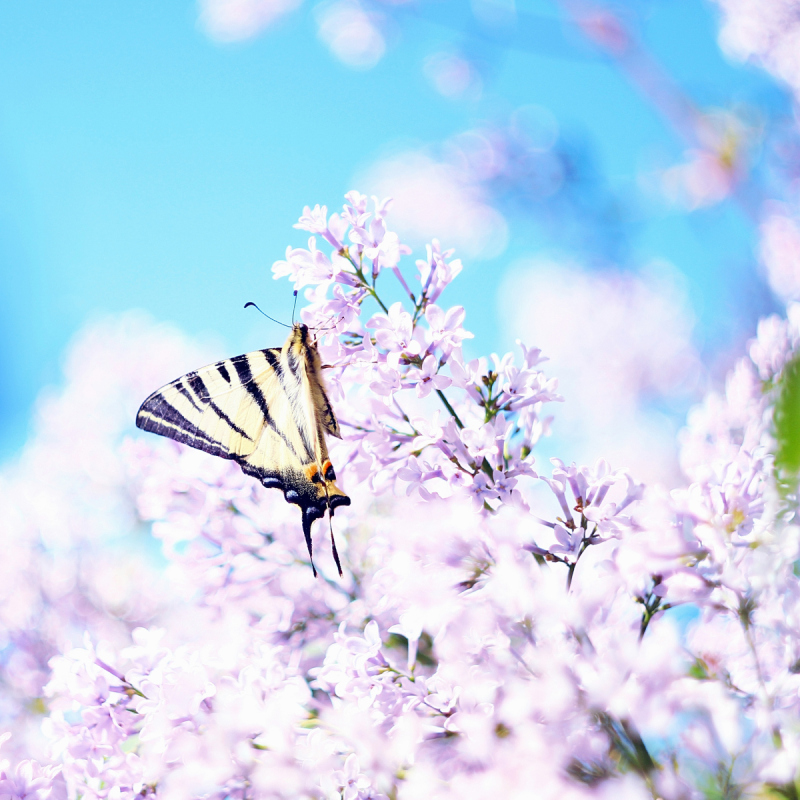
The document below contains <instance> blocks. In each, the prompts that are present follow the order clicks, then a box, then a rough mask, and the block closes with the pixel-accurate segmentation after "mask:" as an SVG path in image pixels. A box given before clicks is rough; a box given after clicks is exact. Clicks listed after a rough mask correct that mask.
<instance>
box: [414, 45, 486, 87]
mask: <svg viewBox="0 0 800 800" xmlns="http://www.w3.org/2000/svg"><path fill="white" fill-rule="evenodd" d="M425 75H426V76H427V78H428V80H429V81H430V82H431V83H432V84H433V86H434V88H435V89H436V91H437V92H439V94H441V95H443V96H444V97H450V98H460V97H464V96H467V97H469V99H478V98H479V97H480V95H481V83H482V82H481V79H480V75H478V73H477V71H476V69H475V67H474V65H473V64H472V63H471V62H470V61H469V60H468V59H466V58H464V57H463V56H461V55H457V54H455V53H444V52H443V53H434V54H433V55H431V56H428V58H426V59H425Z"/></svg>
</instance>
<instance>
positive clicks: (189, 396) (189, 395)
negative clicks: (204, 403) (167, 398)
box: [173, 380, 203, 414]
mask: <svg viewBox="0 0 800 800" xmlns="http://www.w3.org/2000/svg"><path fill="white" fill-rule="evenodd" d="M173 386H174V387H175V388H176V389H177V390H178V391H179V392H180V393H181V394H182V395H183V396H184V397H185V398H186V399H187V400H188V401H189V402H190V403H191V404H192V405H193V406H194V408H195V410H196V411H199V412H200V413H201V414H202V413H203V409H202V408H200V406H198V405H197V403H195V401H194V397H192V393H191V392H190V391H189V390H188V389H187V388H186V387H185V386H184V385H183V380H180V381H178V382H177V383H174V384H173Z"/></svg>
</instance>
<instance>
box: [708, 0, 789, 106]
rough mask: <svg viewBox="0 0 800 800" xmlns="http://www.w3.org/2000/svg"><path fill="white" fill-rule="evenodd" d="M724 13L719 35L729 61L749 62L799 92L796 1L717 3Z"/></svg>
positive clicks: (730, 0) (720, 0)
mask: <svg viewBox="0 0 800 800" xmlns="http://www.w3.org/2000/svg"><path fill="white" fill-rule="evenodd" d="M716 2H717V3H718V5H719V6H720V7H721V9H722V12H723V23H722V28H721V29H720V34H719V43H720V46H721V47H722V49H723V50H724V51H725V52H726V53H727V54H728V55H730V56H731V57H733V58H737V59H740V60H742V61H751V62H753V63H756V64H758V65H759V66H761V67H763V68H764V69H766V70H768V71H769V72H771V73H772V74H773V75H775V76H776V77H778V78H780V79H781V80H783V81H785V82H786V83H787V84H788V85H789V86H790V87H791V88H792V89H793V90H794V91H795V92H796V93H797V92H800V46H798V43H800V22H798V18H797V3H796V2H795V0H773V1H772V2H769V3H762V2H759V0H716Z"/></svg>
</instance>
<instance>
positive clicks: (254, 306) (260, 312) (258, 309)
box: [244, 301, 292, 328]
mask: <svg viewBox="0 0 800 800" xmlns="http://www.w3.org/2000/svg"><path fill="white" fill-rule="evenodd" d="M249 306H253V308H254V309H255V310H256V311H258V312H259V314H264V312H263V311H262V310H261V309H260V308H259V307H258V306H257V305H256V304H255V303H253V302H252V301H251V302H249V303H245V304H244V307H245V308H248V307H249ZM264 316H265V317H266V318H267V319H271V320H272V321H273V322H277V323H278V325H283V327H284V328H291V327H292V326H291V325H287V324H286V323H285V322H280V321H279V320H277V319H275V318H274V317H271V316H270V315H269V314H264Z"/></svg>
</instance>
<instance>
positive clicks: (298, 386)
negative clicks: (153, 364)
mask: <svg viewBox="0 0 800 800" xmlns="http://www.w3.org/2000/svg"><path fill="white" fill-rule="evenodd" d="M136 425H137V426H138V427H139V428H142V429H143V430H147V431H152V432H153V433H158V434H161V435H162V436H168V437H169V438H171V439H175V440H176V441H178V442H182V443H183V444H187V445H190V446H191V447H196V448H198V449H200V450H204V451H205V452H207V453H211V454H212V455H217V456H220V457H222V458H229V459H233V460H234V461H236V462H238V463H239V465H240V466H241V468H242V470H243V471H244V472H245V473H246V474H248V475H252V476H253V477H254V478H256V479H258V480H259V481H261V483H263V484H264V486H266V487H268V488H277V489H281V490H282V491H283V493H284V497H285V498H286V500H287V501H288V502H290V503H295V504H296V505H298V506H300V508H301V510H302V513H303V533H304V534H305V538H306V544H307V545H308V551H309V556H310V555H311V551H312V548H311V523H312V522H313V521H314V520H316V519H319V518H320V517H321V516H323V515H324V513H325V511H326V510H328V511H329V512H330V513H331V514H333V511H334V509H336V508H337V507H338V506H341V505H349V504H350V498H349V497H348V496H347V495H346V494H345V493H344V492H343V491H342V490H341V489H340V488H339V487H338V486H337V485H336V474H335V472H334V469H333V466H332V464H331V462H330V458H329V456H328V447H327V444H326V441H325V435H326V434H330V435H331V436H335V437H337V438H341V433H340V431H339V423H338V422H337V420H336V416H335V414H334V413H333V408H332V406H331V403H330V400H329V399H328V396H327V394H326V392H325V384H324V381H323V378H322V365H321V363H320V358H319V353H318V352H317V348H316V346H315V345H314V343H313V341H312V340H311V338H310V337H309V331H308V327H307V326H305V325H302V324H298V325H294V326H293V327H292V332H291V333H290V334H289V337H288V339H287V340H286V342H285V344H284V345H283V347H282V348H269V349H266V350H255V351H253V352H252V353H245V354H244V355H241V356H236V357H235V358H229V359H225V360H224V361H218V362H216V363H215V364H209V365H208V366H207V367H203V368H202V369H198V370H195V371H193V372H189V373H188V374H186V375H184V376H183V377H181V378H178V379H177V380H174V381H172V383H169V384H167V385H166V386H164V387H162V388H161V389H159V390H158V391H156V392H153V394H151V395H150V397H148V398H147V399H146V400H145V401H144V403H142V405H141V408H140V409H139V413H138V414H137V415H136ZM331 541H332V542H333V536H332V535H331ZM333 552H334V556H335V558H336V563H337V567H338V566H339V557H338V554H337V553H336V545H335V543H334V544H333ZM312 565H313V564H312ZM339 571H340V573H341V567H340V568H339ZM314 572H315V574H316V570H315V571H314Z"/></svg>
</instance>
